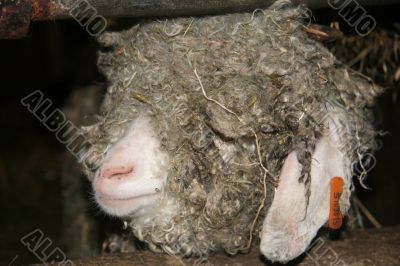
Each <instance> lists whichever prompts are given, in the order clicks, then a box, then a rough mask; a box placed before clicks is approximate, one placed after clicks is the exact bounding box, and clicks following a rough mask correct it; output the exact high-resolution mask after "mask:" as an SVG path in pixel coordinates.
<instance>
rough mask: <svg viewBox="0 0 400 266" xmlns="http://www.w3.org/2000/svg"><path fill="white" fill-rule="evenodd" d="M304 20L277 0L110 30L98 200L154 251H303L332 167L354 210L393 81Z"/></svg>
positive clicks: (278, 257)
mask: <svg viewBox="0 0 400 266" xmlns="http://www.w3.org/2000/svg"><path fill="white" fill-rule="evenodd" d="M306 22H307V10H306V9H305V8H304V7H302V6H298V7H293V6H291V4H290V1H285V0H280V1H277V2H275V4H273V5H272V6H271V7H270V8H269V9H266V10H255V11H254V12H252V13H244V14H227V15H219V16H208V17H202V18H194V17H185V18H174V19H164V20H157V21H144V22H139V23H138V24H137V25H134V26H133V27H132V28H130V29H127V30H123V31H120V32H106V33H104V34H102V35H101V36H100V37H99V42H100V43H101V44H102V45H103V46H105V47H108V49H103V50H102V51H99V55H98V67H99V69H100V70H101V71H102V72H103V73H104V75H105V76H106V78H107V80H108V90H107V94H106V96H105V99H104V102H103V106H102V112H101V114H100V115H99V118H98V121H97V122H96V123H95V124H93V125H92V126H90V127H85V128H84V131H85V134H86V137H87V139H88V140H89V142H90V143H91V145H90V148H89V149H88V151H87V153H85V154H87V156H86V157H85V158H84V159H82V161H83V168H84V170H85V172H86V173H87V175H88V177H89V179H90V180H91V182H92V184H93V190H94V197H95V200H96V202H97V203H98V205H99V206H100V208H101V209H102V210H104V211H105V212H106V213H108V214H110V215H113V216H117V217H121V218H122V219H123V220H124V221H126V222H127V224H128V225H129V227H130V228H131V229H132V232H133V233H134V235H135V236H136V237H137V238H138V239H140V240H142V241H144V242H146V243H147V244H148V246H149V248H150V249H151V250H153V251H156V252H166V253H168V254H173V255H180V256H191V255H194V256H200V257H205V256H208V255H209V254H210V253H211V252H213V251H217V250H224V251H226V252H227V253H229V254H236V253H238V252H247V251H249V249H250V248H251V247H252V246H253V245H254V244H255V243H257V244H258V245H259V247H260V250H261V252H262V253H263V254H264V255H265V256H266V257H267V258H268V259H270V260H271V261H279V262H287V261H289V260H291V259H293V258H295V257H297V256H299V255H300V254H301V253H302V252H304V251H305V250H306V249H307V247H308V246H309V244H310V242H311V240H312V239H313V238H314V237H315V235H316V233H317V231H318V230H319V229H320V227H322V226H323V225H324V224H325V223H326V222H327V221H328V217H329V208H330V207H329V206H330V202H329V193H330V180H331V178H332V177H334V176H340V177H342V178H343V180H344V187H343V193H342V195H341V197H340V201H339V203H340V210H341V212H342V213H343V214H346V212H347V210H348V209H349V205H350V203H349V198H350V194H351V190H352V175H353V173H352V166H353V164H354V163H356V162H358V161H360V160H361V159H362V156H363V155H364V154H366V153H369V152H373V151H374V150H375V149H376V147H377V145H376V142H375V136H376V130H375V129H374V127H373V125H372V123H371V119H372V113H371V111H370V109H369V107H371V106H372V105H373V103H374V99H375V97H376V96H377V95H379V94H380V93H381V92H382V89H381V88H380V87H378V86H376V85H374V84H373V83H372V82H370V81H369V80H368V79H366V78H365V77H363V76H362V75H360V74H358V73H356V72H354V71H352V70H350V69H348V68H346V67H345V66H343V65H342V64H341V63H340V62H338V61H337V60H336V59H335V57H334V56H333V55H332V54H331V53H330V52H329V51H328V50H327V49H325V48H324V47H323V46H322V45H320V44H319V43H317V42H315V41H313V40H311V39H309V38H307V36H306V35H305V33H304V31H303V29H304V27H305V26H304V25H305V23H306ZM362 179H363V175H361V176H360V181H361V182H362V181H363V180H362Z"/></svg>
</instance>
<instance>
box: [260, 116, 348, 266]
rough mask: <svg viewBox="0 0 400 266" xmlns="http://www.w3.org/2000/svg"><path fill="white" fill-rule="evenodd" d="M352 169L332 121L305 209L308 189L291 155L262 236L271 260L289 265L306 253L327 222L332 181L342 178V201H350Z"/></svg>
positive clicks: (316, 161)
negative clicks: (291, 261) (337, 177)
mask: <svg viewBox="0 0 400 266" xmlns="http://www.w3.org/2000/svg"><path fill="white" fill-rule="evenodd" d="M349 168H350V167H349V164H348V163H347V159H346V156H344V155H343V153H342V152H341V151H340V145H339V137H338V134H337V130H336V127H335V125H334V123H333V122H332V121H331V123H329V124H328V130H327V131H326V133H325V134H324V135H323V136H322V137H321V138H320V139H319V140H318V142H317V144H316V147H315V151H314V153H313V156H312V162H311V173H310V174H311V183H310V196H309V200H308V206H306V205H307V199H306V187H305V184H303V183H300V182H299V178H300V175H301V170H302V166H301V164H300V163H299V161H298V158H297V155H296V152H291V153H290V154H289V156H288V157H287V159H286V161H285V163H284V165H283V167H282V170H281V173H280V180H279V184H278V188H277V189H276V191H275V196H274V200H273V202H272V205H271V207H270V209H269V210H268V213H267V216H266V218H265V220H264V225H263V230H262V234H261V246H260V249H261V252H262V253H263V254H264V255H265V256H266V257H267V258H268V259H270V260H271V261H280V262H287V261H289V260H292V259H294V258H296V257H297V256H299V255H300V254H302V253H303V252H304V251H305V250H306V249H307V247H308V246H309V244H310V243H311V240H312V239H313V238H314V237H315V236H316V234H317V232H318V230H319V229H320V227H322V226H323V225H324V224H325V223H326V222H327V221H328V218H329V208H330V180H331V178H333V177H335V176H341V177H343V179H344V185H345V190H346V191H345V193H343V194H342V199H341V201H342V202H348V201H349V197H350V192H349V189H348V187H349V183H350V181H349V180H348V179H349V176H350V175H349V174H348V173H347V171H348V169H349ZM346 188H347V189H346ZM343 197H344V199H343ZM345 205H346V204H345ZM346 206H347V205H346ZM342 211H347V210H342Z"/></svg>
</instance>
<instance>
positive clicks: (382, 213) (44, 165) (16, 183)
mask: <svg viewBox="0 0 400 266" xmlns="http://www.w3.org/2000/svg"><path fill="white" fill-rule="evenodd" d="M399 11H400V8H399V6H396V7H379V8H373V9H368V12H369V14H372V15H373V16H374V17H375V18H376V19H377V22H378V24H379V27H381V28H384V29H385V30H386V31H388V32H390V33H391V34H393V35H395V34H398V33H399V32H400V31H399V29H400V24H399V23H400V21H399V20H400V18H399V17H398V14H399ZM314 16H315V20H316V22H317V23H319V24H325V25H329V23H330V22H331V21H333V20H335V19H339V18H338V16H337V15H336V14H335V12H334V11H332V10H318V11H314ZM339 21H340V19H339ZM396 23H397V24H396ZM340 24H341V29H342V30H343V31H344V32H345V33H346V34H353V32H352V29H351V28H350V27H348V26H346V25H347V24H346V23H345V22H343V21H341V22H340ZM329 45H335V44H329ZM399 45H400V43H399ZM97 48H98V47H97V44H96V41H95V39H94V38H92V37H90V36H89V35H88V34H87V33H86V31H85V29H84V28H82V27H80V26H79V25H78V24H77V23H76V22H75V21H72V20H70V21H49V22H36V23H32V25H31V30H30V33H29V36H27V37H26V38H24V39H20V40H0V88H1V90H0V140H1V141H0V213H1V215H0V217H1V218H0V240H1V241H0V265H7V264H8V263H10V262H11V261H12V260H13V259H14V258H16V259H15V261H14V262H13V265H18V264H21V263H31V262H38V260H37V259H36V258H35V257H34V256H33V255H32V254H31V253H30V252H29V251H28V250H27V248H26V247H25V246H23V245H22V244H21V242H20V239H21V237H23V236H24V235H26V234H27V233H29V232H31V231H32V230H34V229H36V228H39V229H41V230H42V231H43V232H44V234H45V236H47V237H49V238H50V239H51V240H52V241H53V245H54V247H55V246H60V247H62V246H63V244H62V243H64V242H65V239H62V238H63V232H62V230H63V228H64V227H63V215H64V212H65V210H64V207H63V206H64V204H63V202H62V200H65V199H63V197H61V195H62V192H63V189H64V188H63V187H62V184H61V182H60V176H61V174H62V171H65V169H64V167H63V162H64V161H65V156H66V152H65V148H64V147H63V145H61V144H60V143H59V142H58V141H57V140H56V138H55V136H54V134H53V133H51V132H49V131H48V130H47V129H46V128H45V127H44V126H43V125H42V124H41V123H40V121H38V120H37V119H36V118H35V117H34V116H33V114H31V113H30V112H29V111H28V110H27V109H26V108H25V107H23V106H22V105H21V103H20V100H21V99H22V98H23V97H25V96H26V95H28V94H29V93H31V92H33V91H35V90H41V91H42V92H43V93H44V95H45V96H46V97H47V98H49V99H51V100H52V101H53V106H54V107H60V108H62V107H63V106H64V104H65V102H66V101H67V100H68V98H69V97H70V96H71V95H72V94H73V93H74V92H75V91H76V90H85V89H86V88H87V87H88V86H89V85H91V84H100V85H101V84H104V83H105V81H104V78H103V77H102V76H101V75H100V74H99V73H98V72H97V70H96V49H97ZM343 49H348V48H346V47H343ZM399 56H400V55H399ZM397 67H400V64H399V62H398V61H397ZM377 81H378V82H381V83H386V82H385V79H384V78H380V79H377ZM390 87H391V88H390V89H388V90H387V92H386V93H385V94H384V95H383V96H382V97H380V98H379V99H378V105H377V107H376V108H375V112H376V115H377V122H376V124H377V127H378V128H380V129H382V130H385V131H388V132H389V134H387V135H385V136H384V137H382V138H381V139H382V143H383V147H382V149H381V150H379V151H378V152H377V153H376V159H377V164H376V166H375V167H374V169H373V170H372V171H371V172H370V173H369V176H368V179H367V181H366V183H367V185H368V186H370V187H371V188H372V189H371V190H364V189H361V188H360V187H359V186H357V195H358V196H359V198H360V199H361V201H362V202H363V203H364V204H365V205H366V207H367V208H368V209H369V211H370V212H371V213H372V214H373V215H374V216H375V218H376V219H377V220H378V221H379V222H380V223H381V224H382V225H383V226H390V225H395V224H400V207H399V205H400V201H399V199H400V196H399V194H400V190H399V184H400V176H399V171H398V170H396V169H397V166H399V165H400V159H399V158H400V134H399V133H400V95H399V94H400V87H399V83H398V82H397V83H396V82H394V83H392V84H390ZM99 90H100V91H99V93H100V94H103V93H104V91H103V89H102V88H101V86H99ZM76 178H83V177H82V175H80V174H77V176H76ZM82 193H83V194H85V195H87V197H88V198H90V186H89V185H88V184H87V183H86V184H84V185H83V187H82ZM88 206H89V207H88V208H87V210H86V211H87V213H88V215H89V216H92V217H95V219H96V220H98V221H100V226H99V228H100V229H99V232H101V230H102V229H103V228H104V224H105V223H107V222H108V218H106V217H105V216H104V215H102V214H99V213H98V210H97V209H96V207H95V206H92V205H90V204H89V205H88ZM114 223H115V221H114ZM365 225H366V226H367V227H370V226H372V225H371V224H370V223H369V222H368V220H365ZM102 237H103V235H102V234H101V233H99V239H102ZM100 245H101V241H99V242H98V245H97V246H96V247H95V249H94V250H93V255H95V254H96V253H97V252H99V249H100ZM96 248H97V249H96ZM16 256H17V257H16Z"/></svg>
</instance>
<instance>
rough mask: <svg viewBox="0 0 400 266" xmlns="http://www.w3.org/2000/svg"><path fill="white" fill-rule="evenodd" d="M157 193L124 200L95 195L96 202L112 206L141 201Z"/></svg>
mask: <svg viewBox="0 0 400 266" xmlns="http://www.w3.org/2000/svg"><path fill="white" fill-rule="evenodd" d="M158 194H159V193H157V192H154V193H148V194H143V195H138V196H133V197H126V198H114V197H110V196H108V195H97V197H96V198H97V200H98V201H99V202H103V203H105V204H106V205H109V204H108V203H110V205H113V204H118V203H124V202H125V203H126V202H130V201H135V200H141V199H146V198H153V197H155V196H157V195H158Z"/></svg>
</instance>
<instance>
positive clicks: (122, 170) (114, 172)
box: [100, 166, 133, 179]
mask: <svg viewBox="0 0 400 266" xmlns="http://www.w3.org/2000/svg"><path fill="white" fill-rule="evenodd" d="M132 172H133V167H132V166H113V167H109V168H106V169H104V170H103V171H102V172H101V174H100V178H108V179H115V178H116V179H120V178H122V177H125V176H127V175H129V174H131V173H132Z"/></svg>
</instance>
